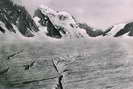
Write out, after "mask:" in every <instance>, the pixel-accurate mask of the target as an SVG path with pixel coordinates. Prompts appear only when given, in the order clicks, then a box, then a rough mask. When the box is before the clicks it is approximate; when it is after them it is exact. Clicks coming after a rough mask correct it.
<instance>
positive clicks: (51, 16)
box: [34, 6, 88, 38]
mask: <svg viewBox="0 0 133 89" xmlns="http://www.w3.org/2000/svg"><path fill="white" fill-rule="evenodd" d="M34 18H36V21H37V18H38V20H39V23H40V24H41V25H42V26H47V31H48V33H47V35H48V36H51V37H56V38H80V37H87V36H88V35H87V33H86V31H85V30H84V29H81V28H79V26H78V24H77V22H76V21H75V18H74V17H73V16H72V15H71V14H69V13H68V12H66V11H55V10H53V9H50V8H48V7H45V6H40V8H38V9H37V10H36V11H35V16H34ZM37 23H38V22H37Z"/></svg>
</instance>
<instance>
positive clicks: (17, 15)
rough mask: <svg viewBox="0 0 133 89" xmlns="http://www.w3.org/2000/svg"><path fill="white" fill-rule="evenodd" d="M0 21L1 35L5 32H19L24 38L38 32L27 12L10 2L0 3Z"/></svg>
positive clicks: (2, 0) (6, 0)
mask: <svg viewBox="0 0 133 89" xmlns="http://www.w3.org/2000/svg"><path fill="white" fill-rule="evenodd" d="M0 21H1V23H2V24H1V25H0V26H1V30H0V31H1V32H2V33H6V32H7V31H9V32H13V33H16V32H20V33H21V34H22V35H23V36H25V37H33V36H34V34H33V33H32V32H37V31H39V29H38V28H37V26H36V24H35V23H34V21H33V19H32V17H31V16H30V14H29V13H28V12H27V10H26V9H25V8H24V7H22V6H19V5H16V4H14V3H13V2H12V1H11V0H1V1H0ZM3 24H4V26H3ZM14 26H15V27H16V28H17V29H16V28H15V27H14ZM16 30H18V31H16Z"/></svg>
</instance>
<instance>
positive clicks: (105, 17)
mask: <svg viewBox="0 0 133 89" xmlns="http://www.w3.org/2000/svg"><path fill="white" fill-rule="evenodd" d="M16 1H17V2H19V1H21V0H16ZM21 2H22V3H23V5H24V6H26V7H27V9H28V10H29V11H30V12H31V14H33V12H34V10H35V9H36V8H37V7H39V6H40V5H42V4H43V5H46V6H48V7H50V8H53V9H55V10H61V11H62V10H65V11H68V12H69V13H71V14H72V15H73V16H75V17H76V18H77V19H78V20H79V21H81V22H86V23H88V25H90V26H93V27H97V28H107V27H108V26H111V25H114V24H119V23H123V22H128V21H133V0H23V1H21Z"/></svg>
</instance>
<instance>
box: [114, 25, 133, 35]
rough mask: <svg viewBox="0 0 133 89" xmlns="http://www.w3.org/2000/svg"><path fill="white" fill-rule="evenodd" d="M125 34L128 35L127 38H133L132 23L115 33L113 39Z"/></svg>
mask: <svg viewBox="0 0 133 89" xmlns="http://www.w3.org/2000/svg"><path fill="white" fill-rule="evenodd" d="M128 32H129V33H128ZM126 33H128V36H133V22H131V23H128V24H126V25H125V27H124V28H123V29H121V30H120V31H119V32H118V33H116V35H115V36H114V37H119V36H122V35H124V34H126Z"/></svg>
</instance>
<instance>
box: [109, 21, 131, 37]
mask: <svg viewBox="0 0 133 89" xmlns="http://www.w3.org/2000/svg"><path fill="white" fill-rule="evenodd" d="M107 35H108V36H112V37H121V36H133V22H129V23H121V24H117V25H113V26H112V27H110V31H109V32H108V33H107Z"/></svg>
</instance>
